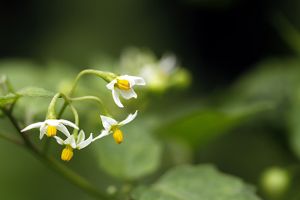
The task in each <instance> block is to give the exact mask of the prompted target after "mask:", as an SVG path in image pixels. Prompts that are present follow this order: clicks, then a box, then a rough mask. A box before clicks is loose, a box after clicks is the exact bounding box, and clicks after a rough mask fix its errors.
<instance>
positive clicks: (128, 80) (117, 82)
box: [106, 75, 146, 108]
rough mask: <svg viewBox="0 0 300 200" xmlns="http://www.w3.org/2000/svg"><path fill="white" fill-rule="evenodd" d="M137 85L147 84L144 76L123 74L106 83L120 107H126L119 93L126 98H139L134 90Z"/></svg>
mask: <svg viewBox="0 0 300 200" xmlns="http://www.w3.org/2000/svg"><path fill="white" fill-rule="evenodd" d="M135 85H146V83H145V81H144V79H143V78H141V77H138V76H129V75H122V76H118V77H117V78H115V79H114V80H112V81H111V82H110V83H108V84H107V85H106V87H107V88H108V89H110V90H111V91H112V96H113V99H114V101H115V103H116V104H117V105H118V106H119V107H121V108H122V107H124V106H123V104H122V103H121V101H120V97H119V95H120V94H121V96H122V97H123V98H125V99H130V98H137V94H136V93H135V92H134V90H133V86H135Z"/></svg>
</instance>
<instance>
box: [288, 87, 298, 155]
mask: <svg viewBox="0 0 300 200" xmlns="http://www.w3.org/2000/svg"><path fill="white" fill-rule="evenodd" d="M295 93H296V95H295V98H294V99H293V101H292V107H291V109H289V118H288V125H289V132H290V134H289V141H290V145H291V147H292V150H293V151H294V152H295V154H296V155H297V157H298V158H299V159H300V123H299V120H300V90H298V91H295Z"/></svg>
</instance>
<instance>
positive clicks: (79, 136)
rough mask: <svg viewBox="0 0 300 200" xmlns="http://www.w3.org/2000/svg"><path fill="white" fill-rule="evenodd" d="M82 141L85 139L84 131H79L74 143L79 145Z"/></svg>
mask: <svg viewBox="0 0 300 200" xmlns="http://www.w3.org/2000/svg"><path fill="white" fill-rule="evenodd" d="M84 139H85V134H84V131H83V130H81V131H80V132H79V134H78V136H77V141H76V143H77V144H79V143H81V142H82V141H84Z"/></svg>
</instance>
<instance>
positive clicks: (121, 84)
mask: <svg viewBox="0 0 300 200" xmlns="http://www.w3.org/2000/svg"><path fill="white" fill-rule="evenodd" d="M115 86H116V87H117V88H119V89H120V90H129V89H130V83H129V81H127V80H119V79H118V80H117V83H116V84H115Z"/></svg>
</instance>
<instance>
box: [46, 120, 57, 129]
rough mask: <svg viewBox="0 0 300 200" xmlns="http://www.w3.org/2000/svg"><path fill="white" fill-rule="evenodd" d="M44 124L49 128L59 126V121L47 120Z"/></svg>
mask: <svg viewBox="0 0 300 200" xmlns="http://www.w3.org/2000/svg"><path fill="white" fill-rule="evenodd" d="M45 123H46V124H48V125H50V126H55V127H56V126H58V125H59V124H60V122H59V120H57V119H47V120H46V121H45Z"/></svg>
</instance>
